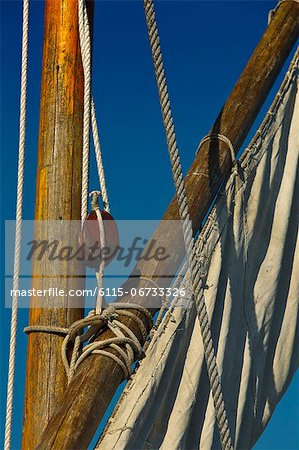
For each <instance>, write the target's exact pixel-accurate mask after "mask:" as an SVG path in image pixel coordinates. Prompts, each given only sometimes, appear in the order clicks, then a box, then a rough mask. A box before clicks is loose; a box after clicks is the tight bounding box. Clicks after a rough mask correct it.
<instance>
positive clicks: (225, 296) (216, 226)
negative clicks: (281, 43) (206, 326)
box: [97, 52, 299, 450]
mask: <svg viewBox="0 0 299 450" xmlns="http://www.w3.org/2000/svg"><path fill="white" fill-rule="evenodd" d="M298 128H299V96H298V52H297V54H296V55H295V57H294V59H293V61H292V63H291V66H290V68H289V70H288V72H287V75H286V78H285V80H284V82H283V84H282V86H281V89H280V91H279V93H278V95H277V96H276V98H275V100H274V103H273V104H272V107H271V109H270V111H269V112H268V114H267V115H266V117H265V120H264V121H263V123H262V125H261V127H260V128H259V130H258V132H257V133H256V135H255V137H254V138H253V140H252V142H251V144H250V145H249V147H248V149H246V151H245V152H244V154H243V156H242V158H241V164H240V166H241V167H240V169H239V174H238V175H236V174H232V175H231V177H230V179H229V180H228V182H227V183H226V186H225V188H224V189H223V192H222V193H221V195H219V197H218V200H217V202H216V204H215V207H214V208H213V210H212V212H211V214H210V215H209V218H208V220H207V223H206V225H205V227H204V230H203V232H202V233H201V236H200V239H199V241H198V249H199V254H200V255H204V257H205V259H206V261H208V274H207V279H206V287H207V288H206V289H205V291H204V295H205V301H206V304H207V308H208V312H209V317H210V321H211V327H212V335H213V341H214V346H215V348H216V350H217V362H218V366H219V370H220V373H221V380H222V388H223V394H224V399H225V403H226V410H227V416H228V420H229V425H230V429H231V433H232V437H233V441H234V447H235V448H242V449H244V448H245V449H248V448H251V447H252V446H253V445H254V443H255V442H256V440H257V439H258V438H259V436H260V435H261V433H262V432H263V430H264V428H265V427H266V425H267V423H268V421H269V419H270V417H271V415H272V413H273V411H274V409H275V406H276V404H277V403H278V401H279V400H280V398H281V397H282V395H283V393H284V392H285V390H286V388H287V387H288V385H289V383H290V381H291V379H292V376H293V375H294V373H295V371H296V369H297V368H298V364H299V333H298V308H299V300H298V299H299V286H298V285H299V261H298V255H299V248H298V217H299V202H298V192H299V174H298V154H299V130H298ZM203 353H204V352H203V346H202V340H201V334H200V329H199V325H198V320H197V317H196V312H195V308H194V307H191V308H185V307H182V306H176V305H175V304H173V305H172V307H171V308H170V310H169V311H168V313H167V314H166V315H165V317H164V319H163V321H162V324H161V325H160V327H159V329H158V331H157V333H156V335H155V337H154V338H153V340H152V342H151V344H150V347H149V348H148V351H147V356H146V358H145V359H144V360H143V361H142V362H141V364H140V367H139V369H138V370H137V372H136V374H135V375H134V376H133V378H132V380H130V382H129V383H128V386H127V388H126V389H125V391H124V393H123V395H122V397H121V399H120V401H119V403H118V405H117V407H116V409H115V412H114V414H113V416H112V418H111V420H110V421H109V422H108V424H107V427H106V429H105V431H104V433H103V436H102V438H101V440H100V442H99V443H98V446H97V448H99V449H101V450H105V449H107V450H112V449H117V450H121V449H130V450H132V449H163V450H169V449H196V448H198V449H199V448H200V449H201V450H206V449H212V448H220V443H219V435H218V430H217V425H216V420H215V412H214V406H213V402H212V398H211V394H210V389H209V381H208V376H207V370H206V366H205V362H204V354H203Z"/></svg>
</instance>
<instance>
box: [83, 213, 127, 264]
mask: <svg viewBox="0 0 299 450" xmlns="http://www.w3.org/2000/svg"><path fill="white" fill-rule="evenodd" d="M99 211H100V214H101V216H102V220H103V228H104V242H102V240H103V239H101V232H100V224H99V221H98V217H97V213H96V211H92V212H91V213H89V214H88V216H87V218H86V219H85V221H84V223H83V226H82V230H81V232H80V235H79V243H80V246H82V248H83V253H84V258H85V262H86V265H87V266H88V267H91V268H93V269H95V270H98V269H99V267H100V263H101V258H103V260H104V262H105V266H107V265H108V264H109V263H110V262H111V261H112V260H113V258H114V257H115V256H116V250H117V247H118V245H119V235H118V229H117V225H116V222H115V220H114V219H113V217H112V216H111V214H109V213H108V212H107V211H102V210H99Z"/></svg>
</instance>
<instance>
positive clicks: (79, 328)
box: [24, 303, 152, 383]
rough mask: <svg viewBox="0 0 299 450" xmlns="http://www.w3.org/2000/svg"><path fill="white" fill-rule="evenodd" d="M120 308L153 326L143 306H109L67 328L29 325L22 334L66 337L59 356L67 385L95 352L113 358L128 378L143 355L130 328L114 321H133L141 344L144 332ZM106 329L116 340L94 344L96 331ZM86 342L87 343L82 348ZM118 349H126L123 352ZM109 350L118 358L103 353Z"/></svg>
mask: <svg viewBox="0 0 299 450" xmlns="http://www.w3.org/2000/svg"><path fill="white" fill-rule="evenodd" d="M122 308H127V309H128V308H130V309H137V310H138V311H140V312H141V313H142V314H144V315H145V316H146V317H147V319H148V321H149V324H150V327H152V316H151V314H150V312H149V311H148V310H147V309H146V308H144V307H143V306H140V305H136V304H133V303H129V304H127V303H112V304H111V305H108V307H107V308H106V309H105V310H104V311H102V312H101V313H100V314H96V313H95V311H94V310H93V311H90V313H89V314H88V316H87V317H84V318H83V319H80V320H77V321H76V322H74V323H73V324H72V325H71V326H70V327H69V328H60V327H54V326H42V325H31V326H29V327H26V328H25V329H24V331H25V333H27V334H30V333H54V334H62V335H65V339H64V341H63V343H62V347H61V356H62V362H63V365H64V367H65V371H66V374H67V377H68V382H69V383H70V381H71V380H72V378H73V376H74V373H75V371H76V369H77V368H78V366H79V365H80V364H81V363H82V361H84V360H85V358H86V357H87V356H89V355H91V354H94V353H96V354H101V355H104V356H107V357H109V358H110V359H113V360H114V361H115V362H116V363H117V364H118V365H119V366H120V367H121V369H122V371H123V374H124V377H125V378H129V377H130V376H131V374H132V364H133V363H134V361H135V359H136V358H137V359H140V357H141V356H142V345H141V343H140V342H139V340H138V339H137V337H136V335H135V334H134V333H133V332H132V331H131V330H130V328H129V327H127V326H126V325H125V324H123V323H122V322H120V321H119V320H117V319H118V317H120V316H123V317H128V318H130V319H132V320H134V322H135V323H136V324H137V326H138V328H139V332H140V334H141V336H142V340H143V342H145V340H146V337H147V329H146V327H145V326H144V324H143V322H142V320H141V319H139V317H137V316H136V315H135V314H133V313H131V312H130V311H128V310H127V309H126V310H124V309H122ZM105 327H108V328H109V329H110V330H111V331H112V332H113V333H114V335H115V337H112V338H108V339H105V340H102V341H94V339H95V338H96V336H97V335H98V334H99V332H100V331H101V330H102V329H104V328H105ZM85 328H87V331H85V332H84V329H85ZM86 342H87V344H86V345H85V346H84V347H82V346H83V344H84V343H86ZM69 344H73V348H72V354H71V359H70V362H69V359H68V352H69ZM121 346H122V347H123V346H125V350H124V349H123V348H122V347H121ZM108 348H112V349H114V350H115V351H116V352H117V355H115V354H113V353H111V352H109V351H107V350H105V349H108Z"/></svg>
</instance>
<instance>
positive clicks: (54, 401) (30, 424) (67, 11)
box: [22, 0, 93, 450]
mask: <svg viewBox="0 0 299 450" xmlns="http://www.w3.org/2000/svg"><path fill="white" fill-rule="evenodd" d="M88 13H89V19H90V21H91V20H92V16H93V3H92V1H90V2H89V4H88ZM82 117H83V71H82V63H81V53H80V46H79V37H78V0H46V1H45V18H44V44H43V66H42V84H41V102H40V123H39V143H38V168H37V183H36V200H35V220H36V221H40V220H42V221H52V220H57V221H61V220H66V221H70V220H80V210H81V181H80V180H81V165H82V163H81V159H82ZM48 223H49V222H48ZM35 233H39V232H35ZM43 233H44V234H43V236H42V238H43V239H47V237H48V236H47V231H44V232H43ZM39 237H40V236H39ZM74 239H77V237H75V236H74ZM42 264H43V263H41V262H39V261H36V260H34V261H33V282H32V287H33V288H37V289H47V288H50V287H52V288H53V287H57V288H59V289H64V290H65V292H67V290H68V289H70V288H73V289H76V288H80V287H82V283H84V278H81V279H80V278H73V279H72V278H69V277H67V276H62V277H61V278H60V279H53V276H54V275H53V274H54V272H53V271H52V270H53V268H52V266H53V264H51V263H50V264H49V265H48V267H46V271H47V276H48V277H49V278H39V277H38V276H39V274H40V273H41V272H40V271H41V270H42V269H43V268H42ZM62 268H63V270H64V272H65V273H68V274H69V275H70V276H71V275H72V274H75V273H78V271H77V270H78V267H76V264H74V263H70V262H66V263H65V265H64V266H63V267H62ZM51 277H52V278H51ZM48 302H50V297H47V296H45V297H43V298H42V299H41V298H39V297H35V298H33V300H32V304H31V309H30V325H52V326H53V325H55V326H60V327H67V326H69V325H70V324H71V323H72V322H74V321H75V320H77V319H79V318H81V317H82V316H83V310H82V309H79V308H72V303H71V302H72V299H71V298H70V299H69V298H67V297H66V298H61V301H60V303H59V305H57V307H55V308H51V307H50V308H45V307H44V306H46V305H47V304H48ZM61 343H62V337H61V336H57V335H50V334H46V333H32V334H30V335H29V342H28V354H27V373H26V391H25V407H24V424H23V440H22V448H23V449H26V450H30V449H34V448H35V447H36V444H37V443H38V441H39V440H40V437H41V434H42V432H43V430H44V429H45V427H46V425H47V423H48V421H49V419H50V417H51V416H52V414H53V412H54V411H55V410H56V408H57V406H58V405H59V402H60V399H61V396H62V394H63V392H64V391H65V389H66V376H65V371H64V368H63V366H62V362H61Z"/></svg>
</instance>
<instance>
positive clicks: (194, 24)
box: [0, 0, 299, 449]
mask: <svg viewBox="0 0 299 450" xmlns="http://www.w3.org/2000/svg"><path fill="white" fill-rule="evenodd" d="M95 3H96V4H95V19H94V20H95V26H94V61H93V63H94V67H93V92H94V97H95V101H96V106H97V112H98V119H99V126H100V135H101V143H102V151H103V158H104V163H105V168H106V174H107V183H108V189H109V193H110V201H111V207H112V213H113V215H114V216H115V217H116V218H117V219H159V218H161V216H162V214H163V212H164V210H165V208H166V207H167V204H168V202H169V200H170V199H171V197H172V195H173V193H174V190H173V184H172V178H171V173H170V167H169V161H168V156H167V151H166V143H165V137H164V131H163V127H162V122H161V114H160V108H159V103H158V98H157V93H156V86H155V81H154V75H153V68H152V61H151V56H150V50H149V46H148V40H147V35H146V28H145V21H144V17H143V7H142V2H139V1H130V2H127V1H121V2H117V1H109V2H108V1H96V2H95ZM274 5H275V2H272V1H252V2H247V1H232V2H226V1H217V2H214V1H208V2H203V1H191V2H186V1H185V2H182V1H174V2H173V1H160V2H158V4H157V20H158V24H159V27H160V34H161V43H162V50H163V53H164V59H165V68H166V74H167V78H168V83H169V90H170V95H171V100H172V107H173V114H174V120H175V124H176V130H177V138H178V144H179V147H180V150H181V154H182V163H183V168H184V170H185V171H186V170H187V168H188V166H189V165H190V163H191V161H192V160H193V157H194V153H195V150H196V147H197V144H198V142H199V141H200V139H201V138H202V137H203V136H204V135H205V134H206V133H207V132H208V131H209V129H210V127H211V125H212V124H213V121H214V120H215V118H216V116H217V114H218V112H219V110H220V108H221V106H222V104H223V103H224V101H225V99H226V98H227V96H228V94H229V93H230V91H231V89H232V87H233V85H234V84H235V82H236V81H237V79H238V77H239V75H240V73H241V71H242V69H243V67H244V65H245V64H246V62H247V60H248V59H249V57H250V54H251V52H252V50H253V49H254V48H255V46H256V44H257V42H258V41H259V38H260V37H261V36H262V33H263V31H264V30H265V28H266V26H267V16H268V11H269V10H270V9H272V8H273V7H274ZM0 6H1V211H2V219H3V220H5V219H13V218H14V214H15V192H16V171H17V145H18V115H19V104H18V102H19V99H18V97H19V84H20V83H19V75H20V48H21V45H20V44H21V12H22V4H21V2H20V1H12V0H7V1H4V0H2V1H1V2H0ZM42 24H43V2H41V1H39V0H34V1H32V2H31V19H30V38H29V41H30V54H29V86H28V89H29V92H28V94H29V99H28V129H27V148H26V152H27V154H26V165H25V208H24V218H25V219H31V218H33V208H34V192H35V173H36V154H37V137H38V111H39V93H40V72H41V53H42V32H43V26H42ZM289 60H290V58H289ZM289 60H288V61H289ZM281 79H282V76H280V77H279V79H278V81H277V83H276V88H277V86H278V85H279V83H280V81H281ZM274 90H275V89H274ZM273 92H274V91H273ZM273 92H272V97H271V96H270V98H269V99H268V100H267V102H266V104H265V106H264V107H263V110H262V112H265V110H266V108H267V106H268V105H269V104H270V100H271V98H273ZM260 119H261V115H260V117H259V120H260ZM93 186H97V184H96V172H95V170H94V160H92V177H91V187H93ZM3 230H4V227H3V222H2V223H1V236H2V248H3V245H4V244H3V243H4V234H3ZM1 262H2V267H3V255H2V260H1ZM2 275H3V271H2ZM3 287H4V283H2V288H3ZM3 300H4V292H3V295H2V296H1V301H2V302H3ZM9 320H10V311H9V310H4V309H2V310H1V342H2V345H1V357H0V361H1V374H2V384H1V404H2V410H1V412H2V414H1V419H3V414H4V410H3V404H4V401H5V395H6V393H5V389H4V387H5V386H4V385H5V382H6V371H7V357H8V353H7V347H8V333H9ZM27 320H28V311H27V310H21V311H20V313H19V333H18V350H17V383H16V394H15V400H16V401H15V415H14V422H13V423H14V435H13V448H15V449H18V448H20V436H21V420H22V419H21V418H22V401H23V391H24V376H25V355H26V342H27V339H26V336H25V335H24V334H23V333H22V329H23V328H24V326H26V325H27ZM3 380H4V381H5V382H4V381H3ZM298 391H299V376H298V374H297V376H295V378H294V380H293V382H292V385H291V387H290V388H289V390H288V392H287V394H286V395H285V397H284V399H283V400H282V401H281V403H280V405H279V406H278V408H277V410H276V412H275V414H274V416H273V418H272V421H271V422H270V424H269V426H268V428H267V430H266V432H265V433H264V435H263V437H262V438H261V439H260V441H259V443H258V444H257V445H256V447H255V448H256V449H295V448H299V437H298V418H299V410H298V409H299V406H298V400H297V399H298ZM1 431H2V430H1Z"/></svg>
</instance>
